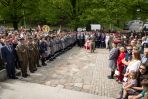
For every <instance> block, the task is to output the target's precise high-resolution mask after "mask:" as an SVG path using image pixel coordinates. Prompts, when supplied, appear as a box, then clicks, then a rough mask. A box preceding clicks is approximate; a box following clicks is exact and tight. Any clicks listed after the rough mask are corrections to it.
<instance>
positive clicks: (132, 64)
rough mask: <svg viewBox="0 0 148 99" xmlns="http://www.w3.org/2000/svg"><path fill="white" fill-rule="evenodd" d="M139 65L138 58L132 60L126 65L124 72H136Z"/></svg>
mask: <svg viewBox="0 0 148 99" xmlns="http://www.w3.org/2000/svg"><path fill="white" fill-rule="evenodd" d="M140 65H141V61H140V60H133V61H131V62H130V63H129V65H128V67H127V68H126V72H131V71H135V72H137V71H138V69H139V67H140Z"/></svg>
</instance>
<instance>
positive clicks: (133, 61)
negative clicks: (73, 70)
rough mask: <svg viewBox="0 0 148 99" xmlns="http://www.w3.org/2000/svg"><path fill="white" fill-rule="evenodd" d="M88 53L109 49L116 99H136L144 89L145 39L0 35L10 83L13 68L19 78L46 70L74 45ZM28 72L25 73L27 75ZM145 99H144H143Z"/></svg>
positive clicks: (147, 82)
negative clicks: (44, 67)
mask: <svg viewBox="0 0 148 99" xmlns="http://www.w3.org/2000/svg"><path fill="white" fill-rule="evenodd" d="M76 43H77V45H78V46H79V47H81V48H82V47H84V48H85V49H86V50H89V51H90V52H91V53H93V52H94V51H95V49H96V48H106V49H109V51H110V54H109V67H110V68H111V74H110V75H109V76H108V78H109V79H115V80H116V81H117V82H118V83H119V84H122V88H121V92H119V97H118V98H117V99H140V98H142V97H144V96H145V95H146V94H145V93H147V91H148V90H147V89H148V88H147V87H148V35H143V36H142V35H135V34H131V35H130V36H127V35H126V34H120V33H103V32H96V31H92V32H61V33H45V32H43V31H42V30H34V31H30V32H28V31H26V30H18V31H5V33H0V55H1V57H0V66H4V67H5V68H6V70H7V75H8V77H9V78H11V79H17V77H16V68H17V69H20V70H21V73H22V77H24V78H26V77H28V76H29V73H34V72H35V71H37V69H38V67H41V66H46V65H47V64H46V62H47V61H53V60H54V59H55V58H56V57H57V56H58V55H60V54H62V53H64V52H65V51H67V50H68V49H71V48H72V47H73V46H74V45H75V44H76ZM28 70H29V71H28ZM146 99H148V98H146Z"/></svg>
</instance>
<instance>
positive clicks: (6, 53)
mask: <svg viewBox="0 0 148 99" xmlns="http://www.w3.org/2000/svg"><path fill="white" fill-rule="evenodd" d="M1 53H2V59H3V61H4V64H5V66H6V70H7V75H8V77H9V78H10V79H17V77H16V75H15V63H14V59H15V57H14V49H13V46H11V45H10V40H8V39H7V40H6V41H5V46H4V47H2V49H1Z"/></svg>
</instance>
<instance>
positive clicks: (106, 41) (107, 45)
mask: <svg viewBox="0 0 148 99" xmlns="http://www.w3.org/2000/svg"><path fill="white" fill-rule="evenodd" d="M109 39H110V36H109V34H106V37H105V45H106V49H108V48H109Z"/></svg>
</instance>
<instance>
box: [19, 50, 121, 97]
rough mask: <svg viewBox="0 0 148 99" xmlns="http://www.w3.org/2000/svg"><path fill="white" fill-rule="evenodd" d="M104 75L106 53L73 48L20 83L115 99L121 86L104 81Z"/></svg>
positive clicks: (105, 51)
mask: <svg viewBox="0 0 148 99" xmlns="http://www.w3.org/2000/svg"><path fill="white" fill-rule="evenodd" d="M108 74H110V69H109V68H108V50H106V49H97V50H96V52H95V53H89V52H87V51H86V50H85V49H80V48H78V47H74V48H73V49H72V50H70V51H68V52H66V53H64V54H63V55H61V56H59V57H57V59H56V60H55V61H53V62H50V63H48V66H45V67H41V68H39V69H38V71H37V72H36V73H34V74H31V76H30V77H28V78H24V79H21V80H23V81H28V82H32V83H39V84H44V85H48V86H52V87H61V88H65V89H69V90H75V91H81V92H86V93H91V94H95V95H100V96H108V97H113V98H115V97H116V96H117V93H118V92H119V90H120V88H121V85H119V84H118V83H116V82H115V81H114V80H109V79H107V75H108Z"/></svg>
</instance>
